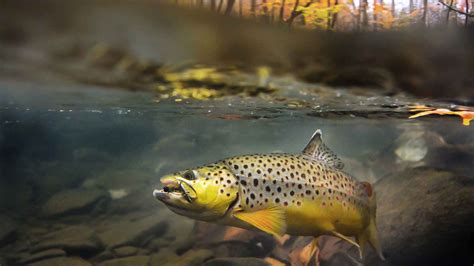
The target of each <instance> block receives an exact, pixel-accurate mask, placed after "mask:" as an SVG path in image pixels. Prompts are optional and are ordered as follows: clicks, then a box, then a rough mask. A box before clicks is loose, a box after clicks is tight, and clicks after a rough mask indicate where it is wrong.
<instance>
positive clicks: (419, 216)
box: [366, 168, 474, 265]
mask: <svg viewBox="0 0 474 266" xmlns="http://www.w3.org/2000/svg"><path fill="white" fill-rule="evenodd" d="M375 190H376V193H377V203H378V209H377V223H378V228H379V237H380V238H381V244H382V248H383V250H384V253H385V254H386V257H387V262H386V264H387V265H420V264H423V265H446V264H448V265H468V264H469V265H470V264H472V262H473V261H474V258H473V253H472V250H474V244H473V241H472V236H473V234H472V232H473V231H472V228H473V227H474V222H473V221H474V179H473V178H472V177H463V176H456V175H454V174H452V173H450V172H446V171H439V170H435V169H430V168H415V169H408V170H405V171H403V172H399V173H394V174H392V175H390V176H387V177H385V178H383V179H382V180H380V181H379V182H378V183H376V185H375ZM380 264H381V261H380V260H379V259H377V258H376V257H375V256H374V254H373V253H370V254H368V256H367V259H366V265H380Z"/></svg>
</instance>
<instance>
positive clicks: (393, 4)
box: [392, 0, 395, 18]
mask: <svg viewBox="0 0 474 266" xmlns="http://www.w3.org/2000/svg"><path fill="white" fill-rule="evenodd" d="M392 17H393V18H395V0H392Z"/></svg>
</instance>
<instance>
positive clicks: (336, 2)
mask: <svg viewBox="0 0 474 266" xmlns="http://www.w3.org/2000/svg"><path fill="white" fill-rule="evenodd" d="M338 4H339V0H336V1H335V2H334V5H338ZM338 13H339V12H336V13H334V14H333V15H332V21H331V29H334V27H335V26H336V22H337V15H338Z"/></svg>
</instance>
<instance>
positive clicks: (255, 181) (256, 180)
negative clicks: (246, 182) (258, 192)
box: [253, 178, 258, 186]
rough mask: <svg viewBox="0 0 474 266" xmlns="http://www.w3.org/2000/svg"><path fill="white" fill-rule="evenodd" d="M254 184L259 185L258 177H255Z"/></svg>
mask: <svg viewBox="0 0 474 266" xmlns="http://www.w3.org/2000/svg"><path fill="white" fill-rule="evenodd" d="M253 185H254V186H258V179H257V178H254V179H253Z"/></svg>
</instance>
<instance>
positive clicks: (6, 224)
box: [0, 215, 17, 246]
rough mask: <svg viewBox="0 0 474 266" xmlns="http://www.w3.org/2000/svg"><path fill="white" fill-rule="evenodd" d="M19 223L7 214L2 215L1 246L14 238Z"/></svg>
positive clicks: (0, 216)
mask: <svg viewBox="0 0 474 266" xmlns="http://www.w3.org/2000/svg"><path fill="white" fill-rule="evenodd" d="M16 231H17V225H16V224H15V222H14V221H13V220H12V219H10V218H9V217H7V216H5V215H0V246H1V245H3V244H5V243H7V242H10V241H12V240H14V238H15V233H16Z"/></svg>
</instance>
